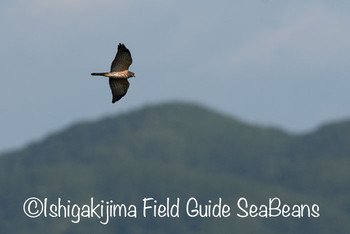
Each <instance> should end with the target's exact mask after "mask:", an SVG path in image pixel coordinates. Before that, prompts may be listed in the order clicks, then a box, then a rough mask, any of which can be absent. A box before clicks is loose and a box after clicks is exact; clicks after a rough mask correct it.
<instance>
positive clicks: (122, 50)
mask: <svg viewBox="0 0 350 234" xmlns="http://www.w3.org/2000/svg"><path fill="white" fill-rule="evenodd" d="M131 63H132V58H131V54H130V51H129V50H128V49H127V48H126V47H125V45H124V44H121V43H119V45H118V52H117V55H116V56H115V59H114V60H113V62H112V66H111V72H119V71H124V70H128V69H129V67H130V65H131Z"/></svg>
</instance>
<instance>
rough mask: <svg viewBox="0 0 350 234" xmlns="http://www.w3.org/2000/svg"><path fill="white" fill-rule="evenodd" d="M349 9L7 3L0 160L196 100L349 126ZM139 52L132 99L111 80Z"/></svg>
mask: <svg viewBox="0 0 350 234" xmlns="http://www.w3.org/2000/svg"><path fill="white" fill-rule="evenodd" d="M349 13H350V1H345V0H344V1H330V0H328V1H326V0H323V1H322V0H318V1H316V0H314V1H312V0H310V1H301V0H300V1H278V0H250V1H246V0H244V1H243V0H240V1H232V0H221V1H196V0H191V1H180V0H150V1H146V0H118V1H115V0H114V1H113V0H99V1H97V0H96V1H92V0H11V1H9V0H4V1H1V2H0V31H1V44H0V66H1V86H0V139H1V140H0V152H2V151H5V150H9V149H14V148H17V147H21V146H25V145H26V144H28V143H30V142H33V141H37V140H40V139H42V138H43V137H45V136H47V135H49V134H50V133H53V132H56V131H58V130H62V129H63V128H66V127H68V126H70V125H72V124H74V123H77V122H79V121H85V120H95V119H99V118H102V117H104V116H107V115H111V114H113V115H115V114H118V113H124V112H126V111H128V110H133V109H135V108H138V107H140V106H143V105H145V104H154V103H161V102H165V101H176V100H182V101H189V102H196V103H199V104H203V105H204V106H208V107H210V108H212V109H215V110H218V111H219V112H222V113H225V114H227V115H230V116H233V117H236V118H239V119H241V120H243V121H246V122H249V123H254V124H260V125H265V126H266V125H267V126H275V127H280V128H283V129H285V130H287V131H291V132H305V131H310V130H313V129H315V128H316V127H318V126H320V125H321V124H324V123H327V122H330V121H337V120H339V119H344V118H350V108H349V100H350V91H349V89H350V78H349V73H350V58H349V57H350V30H349V28H350V14H349ZM119 42H121V43H124V44H125V45H126V46H127V47H128V48H129V49H130V51H131V54H132V56H133V60H134V62H133V64H132V66H131V67H130V70H131V71H134V72H135V73H136V78H134V79H132V80H130V83H131V85H130V88H129V91H128V94H127V95H126V96H125V97H124V98H123V99H121V101H119V102H117V103H116V104H112V103H111V98H112V97H111V93H110V89H109V86H108V80H107V79H104V78H102V77H101V78H92V77H90V73H91V72H105V71H108V70H109V68H110V64H111V62H112V60H113V58H114V56H115V53H116V48H117V44H118V43H119Z"/></svg>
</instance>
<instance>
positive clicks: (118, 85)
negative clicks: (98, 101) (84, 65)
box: [109, 78, 129, 103]
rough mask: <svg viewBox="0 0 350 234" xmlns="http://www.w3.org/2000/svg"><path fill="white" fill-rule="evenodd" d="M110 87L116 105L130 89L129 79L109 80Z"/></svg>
mask: <svg viewBox="0 0 350 234" xmlns="http://www.w3.org/2000/svg"><path fill="white" fill-rule="evenodd" d="M109 86H110V87H111V90H112V94H113V99H112V103H115V102H116V101H118V100H120V99H121V98H122V97H124V96H125V94H126V92H127V91H128V88H129V82H128V80H127V79H113V78H109Z"/></svg>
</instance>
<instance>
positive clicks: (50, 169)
mask: <svg viewBox="0 0 350 234" xmlns="http://www.w3.org/2000/svg"><path fill="white" fill-rule="evenodd" d="M349 142H350V122H339V123H335V124H330V125H327V126H324V127H322V128H320V129H319V130H317V131H315V132H312V133H309V134H304V135H291V134H287V133H285V132H283V131H281V130H278V129H273V128H264V127H260V126H252V125H248V124H245V123H242V122H241V121H238V120H235V119H233V118H229V117H227V116H223V115H220V114H218V113H215V112H213V111H211V110H208V109H205V108H203V107H200V106H196V105H190V104H184V103H170V104H163V105H157V106H148V107H145V108H143V109H139V110H136V111H133V112H130V113H127V114H123V115H118V116H115V117H109V118H105V119H102V120H100V121H96V122H88V123H80V124H77V125H74V126H72V127H70V128H68V129H66V130H64V131H61V132H58V133H56V134H53V135H51V136H49V137H47V138H46V139H44V140H43V141H40V142H37V143H33V144H31V145H29V146H28V147H26V148H25V149H21V150H18V151H15V152H11V153H8V154H4V155H2V156H0V189H1V192H0V204H1V209H0V231H1V233H232V232H239V233H282V232H284V233H348V231H349V230H350V224H349V223H348V222H347V220H349V218H350V203H349V199H348V197H350V187H349V179H350V173H349V170H348V168H350V165H349V164H350V157H349V153H350V144H349ZM32 196H35V197H38V198H41V199H44V198H48V199H49V201H51V202H56V203H57V199H58V197H60V198H61V199H62V201H63V202H66V201H67V200H70V201H72V204H73V203H78V204H86V203H89V202H90V198H91V197H94V199H95V200H96V201H101V200H104V201H107V200H111V199H112V200H113V201H114V202H115V203H125V204H135V205H137V207H142V199H143V198H144V197H154V198H155V199H157V200H158V201H159V203H161V202H166V198H167V197H170V198H171V201H175V199H176V198H177V197H179V198H180V199H181V201H186V200H187V199H189V198H190V197H196V198H197V199H198V200H199V201H201V202H203V204H208V200H212V202H217V201H218V198H222V199H223V201H224V202H225V203H227V204H229V205H230V206H231V207H232V210H231V213H232V214H231V216H230V217H228V218H213V217H212V218H190V217H188V216H186V215H185V214H182V215H180V218H151V217H147V218H143V217H141V216H142V209H140V210H138V217H137V218H136V219H135V218H113V219H111V220H110V222H109V223H108V224H107V225H102V224H100V223H99V219H97V218H90V219H83V218H82V219H81V221H80V222H79V223H78V224H74V223H72V222H71V220H72V217H70V218H50V217H48V218H44V217H41V218H37V219H31V218H28V217H26V216H25V215H24V212H23V209H22V205H23V203H24V201H25V200H26V199H27V198H29V197H32ZM240 197H245V198H247V200H248V201H249V202H252V203H255V204H267V203H268V199H269V198H273V197H279V198H280V199H281V200H282V202H283V203H288V204H291V205H293V204H313V203H317V204H318V205H319V206H320V217H319V218H305V217H304V218H292V217H289V218H259V217H257V218H239V217H237V215H236V213H238V212H240V211H239V210H238V209H237V205H236V203H237V200H238V199H239V198H240ZM66 203H67V202H66ZM181 212H184V211H183V209H182V210H181Z"/></svg>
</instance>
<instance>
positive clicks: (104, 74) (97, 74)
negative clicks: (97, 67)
mask: <svg viewBox="0 0 350 234" xmlns="http://www.w3.org/2000/svg"><path fill="white" fill-rule="evenodd" d="M91 75H92V76H107V75H108V73H106V72H103V73H91Z"/></svg>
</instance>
